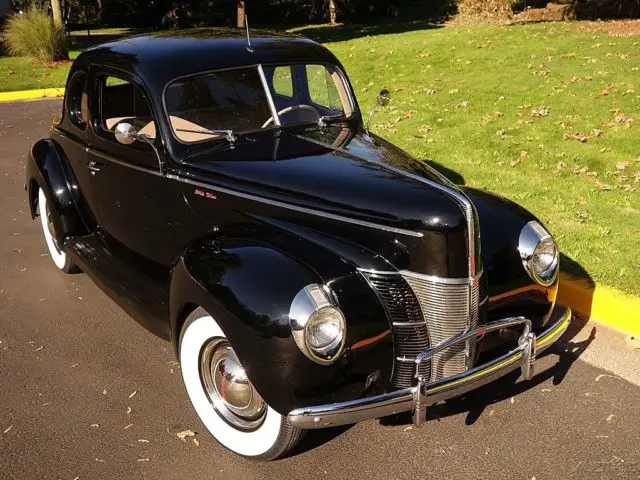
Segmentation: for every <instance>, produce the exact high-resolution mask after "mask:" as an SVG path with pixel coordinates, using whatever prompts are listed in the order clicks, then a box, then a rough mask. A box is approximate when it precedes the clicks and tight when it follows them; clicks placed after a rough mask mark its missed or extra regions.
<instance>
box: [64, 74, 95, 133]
mask: <svg viewBox="0 0 640 480" xmlns="http://www.w3.org/2000/svg"><path fill="white" fill-rule="evenodd" d="M81 75H84V82H83V84H82V89H81V91H80V104H79V105H78V107H79V108H80V117H78V116H77V113H78V112H77V111H76V109H75V108H71V105H70V104H71V102H72V100H73V95H72V93H73V90H72V87H73V85H74V82H75V81H76V79H77V77H79V76H81ZM88 82H89V74H88V72H85V71H84V70H77V71H76V72H75V73H74V74H73V75H72V76H71V78H70V79H69V82H68V85H69V88H68V89H67V95H66V98H65V108H66V111H67V115H68V116H69V120H70V121H71V124H72V125H73V126H75V127H76V128H78V129H80V130H82V131H83V132H85V131H86V130H87V126H88V124H89V118H82V97H83V96H84V95H88V94H87V92H86V90H87V85H88ZM88 102H89V99H88V98H87V103H88ZM87 107H88V106H87ZM88 110H89V109H88V108H87V113H89V112H88Z"/></svg>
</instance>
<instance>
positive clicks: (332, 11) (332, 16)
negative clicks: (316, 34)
mask: <svg viewBox="0 0 640 480" xmlns="http://www.w3.org/2000/svg"><path fill="white" fill-rule="evenodd" d="M329 23H331V25H335V24H336V23H338V22H337V19H336V1H335V0H329Z"/></svg>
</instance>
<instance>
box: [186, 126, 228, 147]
mask: <svg viewBox="0 0 640 480" xmlns="http://www.w3.org/2000/svg"><path fill="white" fill-rule="evenodd" d="M176 132H186V133H199V134H201V135H224V138H226V139H227V141H228V142H229V143H230V144H231V145H235V143H236V140H237V139H238V137H236V136H235V135H234V133H233V130H209V129H208V128H201V129H199V130H191V129H188V128H176Z"/></svg>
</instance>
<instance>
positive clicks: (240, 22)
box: [238, 0, 247, 28]
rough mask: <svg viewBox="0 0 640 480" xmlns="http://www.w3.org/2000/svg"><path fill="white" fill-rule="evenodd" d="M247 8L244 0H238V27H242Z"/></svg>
mask: <svg viewBox="0 0 640 480" xmlns="http://www.w3.org/2000/svg"><path fill="white" fill-rule="evenodd" d="M246 10H247V6H246V2H245V0H238V28H244V17H245V13H246Z"/></svg>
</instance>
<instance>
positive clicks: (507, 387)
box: [287, 316, 596, 457]
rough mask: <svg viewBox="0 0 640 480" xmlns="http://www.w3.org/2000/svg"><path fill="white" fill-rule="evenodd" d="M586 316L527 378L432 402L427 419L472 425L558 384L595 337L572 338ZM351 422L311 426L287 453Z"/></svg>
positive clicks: (395, 422) (398, 418)
mask: <svg viewBox="0 0 640 480" xmlns="http://www.w3.org/2000/svg"><path fill="white" fill-rule="evenodd" d="M586 322H587V320H586V319H584V318H581V317H575V316H574V318H573V319H572V322H571V325H570V327H569V329H568V330H567V332H566V333H565V335H564V336H563V337H562V338H561V339H560V340H559V341H558V343H556V344H555V345H554V346H553V347H551V348H550V349H549V350H547V351H545V352H544V353H543V354H542V355H540V357H539V358H543V357H546V356H548V355H557V356H558V361H557V362H556V363H555V365H553V366H552V367H549V368H547V369H545V370H543V371H538V372H537V373H536V375H535V376H534V377H533V378H532V379H531V380H529V381H518V379H519V377H520V371H519V370H517V371H515V372H511V373H510V374H507V375H505V376H504V377H502V378H501V379H498V380H496V381H494V382H492V383H490V384H488V385H485V386H483V387H480V388H478V389H476V390H473V391H471V392H469V393H467V394H465V395H463V396H461V397H457V398H454V399H451V400H448V401H447V402H444V403H440V404H437V405H432V406H430V407H428V408H427V422H429V421H433V420H438V419H441V418H446V417H449V416H452V415H458V414H460V413H465V412H467V416H466V418H465V424H466V425H473V424H474V423H475V422H476V421H477V420H478V419H479V418H480V417H481V416H482V414H483V413H484V411H485V410H486V409H487V407H489V406H491V405H493V404H496V403H498V402H502V401H504V400H507V399H509V398H512V397H515V396H517V395H519V394H520V393H523V392H525V391H527V390H530V389H533V388H535V387H537V386H539V385H541V384H542V383H544V382H546V381H548V380H550V379H551V381H552V383H553V385H560V384H561V383H562V381H563V380H564V379H565V377H566V376H567V373H568V372H569V370H570V369H571V366H572V365H573V363H574V362H575V361H576V360H577V359H578V358H580V355H582V353H583V352H584V351H585V350H586V349H587V348H588V347H589V345H591V342H593V340H594V339H595V338H596V327H592V328H591V332H590V333H589V337H588V338H586V339H585V340H582V341H573V338H574V337H575V336H576V335H577V334H578V332H580V331H581V330H582V329H583V328H584V326H585V324H586ZM379 421H380V425H383V426H402V425H409V424H411V423H412V420H411V412H404V413H399V414H397V415H391V416H389V417H384V418H381V419H380V420H379ZM352 426H353V425H343V426H340V427H335V428H324V429H318V430H310V431H308V432H307V434H306V435H305V437H304V438H303V439H302V441H301V442H300V443H299V444H298V446H297V447H296V448H295V449H294V450H292V451H291V452H290V453H289V455H287V457H295V456H297V455H300V454H302V453H304V452H307V451H310V450H313V449H315V448H316V447H319V446H322V445H324V444H326V443H327V442H330V441H332V440H333V439H335V438H337V437H339V436H341V435H342V434H343V433H345V432H346V431H347V430H349V429H350V428H351V427H352Z"/></svg>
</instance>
